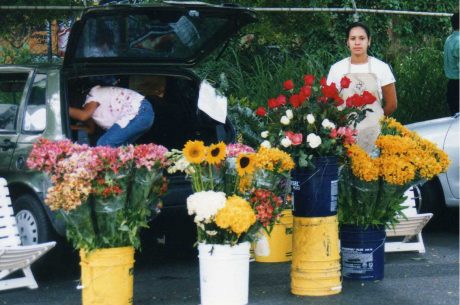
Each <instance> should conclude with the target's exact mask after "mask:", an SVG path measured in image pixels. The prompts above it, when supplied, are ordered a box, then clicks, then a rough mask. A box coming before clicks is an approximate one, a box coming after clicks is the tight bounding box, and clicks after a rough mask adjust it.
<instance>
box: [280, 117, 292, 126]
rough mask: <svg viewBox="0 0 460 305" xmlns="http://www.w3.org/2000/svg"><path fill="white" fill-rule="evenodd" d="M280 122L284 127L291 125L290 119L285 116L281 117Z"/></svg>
mask: <svg viewBox="0 0 460 305" xmlns="http://www.w3.org/2000/svg"><path fill="white" fill-rule="evenodd" d="M280 122H281V124H283V125H289V123H290V122H291V121H290V120H289V118H288V117H287V116H285V115H283V116H282V117H281V120H280Z"/></svg>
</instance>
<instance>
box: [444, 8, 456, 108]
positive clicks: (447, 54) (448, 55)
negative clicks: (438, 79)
mask: <svg viewBox="0 0 460 305" xmlns="http://www.w3.org/2000/svg"><path fill="white" fill-rule="evenodd" d="M450 21H451V24H452V29H453V32H452V34H450V35H449V37H447V39H446V42H445V44H444V74H445V75H446V77H447V79H448V82H447V94H446V98H447V105H449V110H450V113H451V114H452V115H454V114H456V113H457V112H458V104H459V93H458V90H459V86H458V83H459V80H458V79H459V71H458V60H459V56H458V55H459V44H458V40H459V38H460V33H459V32H458V13H455V14H453V15H452V17H451V18H450Z"/></svg>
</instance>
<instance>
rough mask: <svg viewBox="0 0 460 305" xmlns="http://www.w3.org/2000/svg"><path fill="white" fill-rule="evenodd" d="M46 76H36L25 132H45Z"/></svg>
mask: <svg viewBox="0 0 460 305" xmlns="http://www.w3.org/2000/svg"><path fill="white" fill-rule="evenodd" d="M46 79H47V78H46V74H37V75H35V78H34V82H33V85H32V91H31V93H30V97H29V101H28V103H27V107H26V110H25V114H24V124H23V127H22V128H23V131H30V132H37V131H43V130H45V127H46Z"/></svg>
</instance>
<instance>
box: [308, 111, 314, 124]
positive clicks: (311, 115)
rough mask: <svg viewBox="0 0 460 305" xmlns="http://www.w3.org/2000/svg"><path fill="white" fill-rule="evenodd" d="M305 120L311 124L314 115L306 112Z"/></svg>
mask: <svg viewBox="0 0 460 305" xmlns="http://www.w3.org/2000/svg"><path fill="white" fill-rule="evenodd" d="M307 122H308V123H309V124H313V123H314V122H315V117H314V116H313V114H311V113H310V114H307Z"/></svg>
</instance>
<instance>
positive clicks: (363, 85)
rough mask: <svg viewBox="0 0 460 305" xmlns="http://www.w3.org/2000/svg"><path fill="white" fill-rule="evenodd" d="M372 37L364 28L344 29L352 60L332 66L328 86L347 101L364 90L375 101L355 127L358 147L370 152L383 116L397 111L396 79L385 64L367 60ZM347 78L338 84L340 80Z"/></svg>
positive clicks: (346, 59) (370, 58)
mask: <svg viewBox="0 0 460 305" xmlns="http://www.w3.org/2000/svg"><path fill="white" fill-rule="evenodd" d="M370 45H371V34H370V31H369V29H368V28H367V26H366V25H364V24H362V23H359V22H355V23H352V24H351V25H350V26H349V27H348V28H347V46H348V48H349V49H350V53H351V56H350V57H347V58H345V59H343V60H341V61H339V62H337V63H335V64H334V65H332V67H331V69H330V70H329V74H328V77H327V82H328V84H331V83H335V84H336V85H337V86H338V89H339V90H341V91H340V92H341V93H340V94H341V97H342V98H343V99H344V100H346V99H347V98H349V97H351V96H353V95H354V94H356V93H357V94H359V95H360V94H362V93H363V91H364V90H366V91H369V92H370V93H372V94H373V95H374V96H375V97H376V98H377V101H376V102H374V103H373V104H371V105H369V106H367V107H368V108H369V109H371V110H372V111H368V112H367V113H366V118H365V119H364V120H363V121H361V122H360V123H359V124H358V126H357V130H358V137H357V143H358V144H359V145H360V146H361V147H362V148H364V149H365V150H366V151H367V152H370V151H371V150H372V149H373V147H374V142H375V140H376V139H377V137H378V135H379V133H380V124H379V120H380V119H381V118H382V116H383V115H391V114H392V113H393V112H394V111H395V110H396V108H397V97H396V87H395V81H396V80H395V77H394V76H393V73H392V72H391V68H390V67H389V65H388V64H386V63H384V62H383V61H381V60H378V59H377V58H375V57H372V56H369V55H368V54H367V50H368V48H369V47H370ZM343 77H346V78H345V79H344V81H342V82H341V80H342V78H343Z"/></svg>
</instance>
